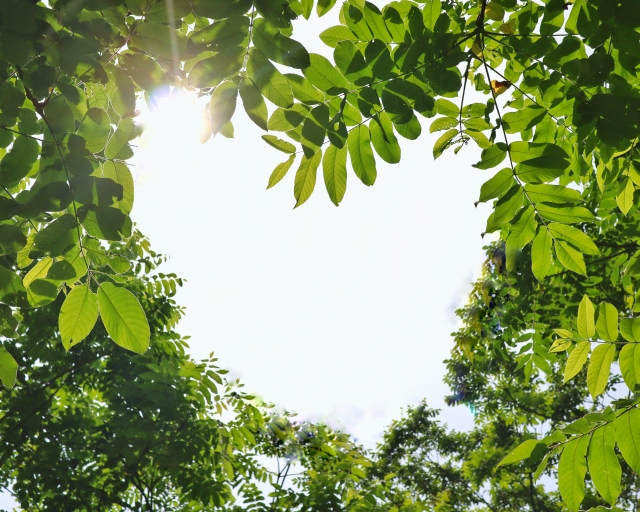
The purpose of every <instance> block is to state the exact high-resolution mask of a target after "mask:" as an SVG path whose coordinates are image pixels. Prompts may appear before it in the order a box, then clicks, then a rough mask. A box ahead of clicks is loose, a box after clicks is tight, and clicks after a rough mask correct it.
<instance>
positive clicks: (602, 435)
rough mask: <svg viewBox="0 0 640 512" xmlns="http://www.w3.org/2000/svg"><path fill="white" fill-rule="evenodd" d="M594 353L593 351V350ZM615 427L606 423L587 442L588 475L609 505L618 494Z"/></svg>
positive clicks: (619, 475) (618, 467) (619, 474)
mask: <svg viewBox="0 0 640 512" xmlns="http://www.w3.org/2000/svg"><path fill="white" fill-rule="evenodd" d="M594 354H595V351H594ZM615 446H616V427H615V425H614V424H613V423H608V424H606V425H605V426H604V427H600V428H598V429H596V430H595V431H594V432H593V434H591V442H590V443H589V456H588V463H589V475H590V476H591V480H593V483H594V485H595V487H596V489H597V491H598V492H599V493H600V495H601V496H602V497H603V498H604V500H605V501H606V502H607V503H609V505H615V503H616V500H617V499H618V496H619V495H620V478H621V477H622V468H621V467H620V462H618V457H617V455H616V452H615Z"/></svg>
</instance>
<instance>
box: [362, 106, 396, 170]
mask: <svg viewBox="0 0 640 512" xmlns="http://www.w3.org/2000/svg"><path fill="white" fill-rule="evenodd" d="M369 131H370V133H371V143H372V144H373V147H374V149H375V150H376V153H378V155H380V158H382V159H383V160H384V161H385V162H387V163H390V164H396V163H398V162H399V161H400V155H401V151H400V144H398V139H397V138H396V136H395V134H394V133H393V124H392V123H391V120H390V119H389V116H388V115H387V114H386V113H385V112H380V113H379V114H378V115H376V116H374V117H373V119H371V121H370V122H369Z"/></svg>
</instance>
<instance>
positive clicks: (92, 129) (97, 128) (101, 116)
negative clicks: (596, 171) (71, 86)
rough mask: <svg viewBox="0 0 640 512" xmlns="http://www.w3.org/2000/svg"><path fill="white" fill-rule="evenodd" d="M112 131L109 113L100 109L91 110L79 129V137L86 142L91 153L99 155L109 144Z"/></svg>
mask: <svg viewBox="0 0 640 512" xmlns="http://www.w3.org/2000/svg"><path fill="white" fill-rule="evenodd" d="M110 131H111V123H110V121H109V116H108V115H107V113H106V112H105V111H104V110H101V109H99V108H90V109H89V110H87V114H86V116H85V118H84V119H83V120H82V123H81V124H80V127H79V128H78V135H80V136H81V137H82V138H83V139H84V140H85V142H86V144H85V147H86V148H87V149H88V150H89V151H91V153H99V152H100V151H102V150H103V149H104V147H105V145H106V144H107V140H108V139H109V132H110Z"/></svg>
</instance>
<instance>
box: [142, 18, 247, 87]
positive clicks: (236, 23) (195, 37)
mask: <svg viewBox="0 0 640 512" xmlns="http://www.w3.org/2000/svg"><path fill="white" fill-rule="evenodd" d="M249 24H250V20H249V17H248V16H232V17H229V18H226V19H223V20H220V21H216V22H214V23H212V24H211V25H208V26H206V27H204V28H203V29H201V30H196V31H195V32H194V33H193V34H191V37H189V41H188V42H187V48H193V49H194V53H196V52H197V53H201V52H203V51H205V50H209V51H214V52H220V51H222V50H226V49H227V48H231V47H232V46H245V39H246V38H247V36H248V35H249ZM134 80H135V77H134Z"/></svg>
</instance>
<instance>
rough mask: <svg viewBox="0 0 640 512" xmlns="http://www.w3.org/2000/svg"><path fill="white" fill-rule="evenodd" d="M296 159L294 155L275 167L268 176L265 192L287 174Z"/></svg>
mask: <svg viewBox="0 0 640 512" xmlns="http://www.w3.org/2000/svg"><path fill="white" fill-rule="evenodd" d="M295 159H296V155H291V156H290V157H289V158H288V159H287V160H286V161H285V162H282V163H281V164H278V165H276V168H275V169H274V170H273V172H272V173H271V176H269V183H268V184H267V190H269V189H270V188H271V187H273V186H274V185H276V184H277V183H278V182H279V181H280V180H282V178H284V177H285V176H286V175H287V172H288V171H289V169H290V168H291V166H292V165H293V161H294V160H295Z"/></svg>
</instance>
